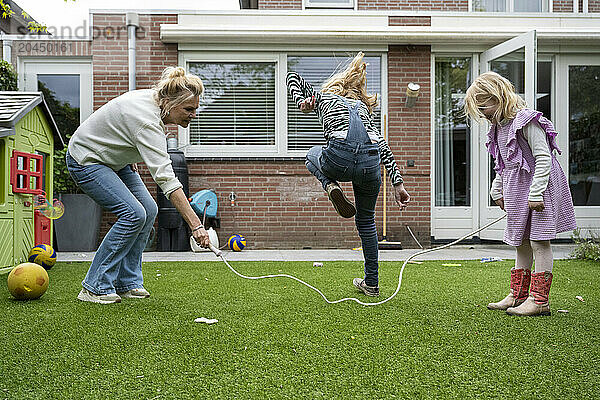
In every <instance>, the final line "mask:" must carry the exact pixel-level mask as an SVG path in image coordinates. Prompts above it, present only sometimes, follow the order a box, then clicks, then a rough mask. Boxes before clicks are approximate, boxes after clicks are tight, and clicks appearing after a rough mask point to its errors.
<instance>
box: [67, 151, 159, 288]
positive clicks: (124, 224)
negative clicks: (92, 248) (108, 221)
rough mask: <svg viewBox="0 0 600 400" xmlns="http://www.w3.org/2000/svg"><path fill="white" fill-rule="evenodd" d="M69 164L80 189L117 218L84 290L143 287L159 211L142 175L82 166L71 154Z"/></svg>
mask: <svg viewBox="0 0 600 400" xmlns="http://www.w3.org/2000/svg"><path fill="white" fill-rule="evenodd" d="M66 162H67V168H68V170H69V173H70V175H71V177H72V178H73V180H74V181H75V182H76V183H77V185H78V186H79V187H80V188H81V189H82V190H83V191H84V192H85V193H86V194H87V195H88V196H90V197H91V198H92V199H94V201H96V202H97V203H98V204H100V205H101V206H102V207H103V208H104V209H105V210H108V211H110V212H112V213H114V214H116V216H117V218H118V219H117V222H116V223H115V224H114V225H113V226H112V228H111V229H110V230H109V231H108V233H107V234H106V236H105V237H104V240H102V243H101V244H100V246H99V247H98V250H97V251H96V254H95V255H94V260H93V261H92V265H90V269H89V270H88V272H87V275H86V276H85V279H84V280H83V282H82V285H83V287H84V288H86V289H87V290H89V291H90V292H92V293H95V294H108V293H115V292H118V293H122V292H126V291H128V290H131V289H135V288H141V287H143V284H144V278H143V276H142V252H143V251H144V248H145V247H146V243H147V242H148V237H149V236H150V231H151V230H152V226H153V225H154V220H155V219H156V215H157V214H158V207H157V205H156V202H155V201H154V199H153V198H152V196H151V195H150V193H149V192H148V189H147V188H146V186H145V185H144V183H143V182H142V179H141V178H140V175H139V174H138V173H137V172H134V171H132V170H131V168H130V166H126V167H125V168H123V169H121V170H119V171H117V172H115V171H113V170H112V169H111V168H109V167H107V166H105V165H101V164H92V165H80V164H78V163H77V161H75V160H74V159H73V157H71V155H70V154H69V153H68V152H67V156H66ZM66 212H69V210H66ZM81 222H82V225H85V221H81Z"/></svg>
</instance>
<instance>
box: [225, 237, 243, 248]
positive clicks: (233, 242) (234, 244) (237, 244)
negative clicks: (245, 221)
mask: <svg viewBox="0 0 600 400" xmlns="http://www.w3.org/2000/svg"><path fill="white" fill-rule="evenodd" d="M227 245H228V246H229V248H230V249H231V250H233V251H242V250H243V249H244V247H246V238H245V237H243V236H240V235H233V236H231V237H230V238H229V240H228V241H227Z"/></svg>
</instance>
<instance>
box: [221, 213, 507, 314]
mask: <svg viewBox="0 0 600 400" xmlns="http://www.w3.org/2000/svg"><path fill="white" fill-rule="evenodd" d="M504 217H506V214H504V215H503V216H501V217H500V218H497V219H495V220H494V221H492V222H490V223H489V224H487V225H485V226H483V227H481V228H479V229H477V230H476V231H473V232H471V233H468V234H466V235H464V236H462V237H460V238H458V239H456V240H455V241H453V242H451V243H447V244H445V245H442V246H438V247H434V248H431V249H425V250H421V251H419V252H417V253H415V254H413V255H412V256H410V257H408V258H407V259H406V261H404V264H402V268H401V269H400V275H399V277H398V286H397V287H396V291H395V292H394V293H393V294H392V295H391V296H390V297H388V298H387V299H385V300H381V301H378V302H373V303H365V302H363V301H360V300H359V299H357V298H355V297H345V298H343V299H339V300H329V299H328V298H327V297H326V296H325V295H324V294H323V292H321V291H320V290H319V289H317V288H316V287H314V286H312V285H310V284H308V283H306V282H304V281H303V280H302V279H299V278H296V277H295V276H293V275H288V274H274V275H262V276H246V275H243V274H240V273H239V272H237V271H236V270H235V269H234V268H233V267H232V266H231V265H230V264H229V262H227V260H226V259H225V257H224V256H223V252H222V251H221V250H219V249H217V248H216V247H214V246H213V245H212V244H211V245H209V247H210V250H211V251H212V252H213V253H215V255H216V256H217V257H220V258H221V260H222V261H223V262H224V263H225V265H227V267H229V269H230V270H231V271H232V272H233V273H234V274H236V275H237V276H239V277H240V278H244V279H252V280H255V279H266V278H289V279H293V280H295V281H297V282H299V283H301V284H303V285H305V286H307V287H309V288H310V289H312V290H314V291H315V292H317V293H318V294H320V295H321V297H322V298H323V300H325V301H326V302H327V303H329V304H337V303H342V302H344V301H354V302H356V303H358V304H360V305H363V306H378V305H381V304H383V303H387V302H388V301H390V300H392V299H393V298H394V297H395V296H396V295H397V294H398V292H399V291H400V286H401V285H402V273H403V272H404V267H406V264H408V262H409V261H410V260H412V259H413V258H415V257H417V256H420V255H422V254H425V253H431V252H433V251H436V250H442V249H445V248H448V247H450V246H453V245H455V244H457V243H459V242H461V241H462V240H464V239H466V238H468V237H470V236H473V235H475V234H477V233H479V232H481V231H482V230H484V229H486V228H488V227H490V226H492V225H494V224H495V223H497V222H499V221H500V220H502V219H503V218H504Z"/></svg>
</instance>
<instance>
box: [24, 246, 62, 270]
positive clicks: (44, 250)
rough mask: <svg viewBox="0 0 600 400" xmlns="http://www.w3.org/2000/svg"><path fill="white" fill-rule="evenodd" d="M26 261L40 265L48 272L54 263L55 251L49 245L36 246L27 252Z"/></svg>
mask: <svg viewBox="0 0 600 400" xmlns="http://www.w3.org/2000/svg"><path fill="white" fill-rule="evenodd" d="M27 261H29V262H32V263H36V264H38V265H41V266H42V267H44V269H45V270H48V269H50V268H52V267H53V266H54V264H55V263H56V251H54V249H53V248H52V246H50V245H49V244H38V245H37V246H35V247H34V248H32V249H31V250H30V251H29V256H28V257H27Z"/></svg>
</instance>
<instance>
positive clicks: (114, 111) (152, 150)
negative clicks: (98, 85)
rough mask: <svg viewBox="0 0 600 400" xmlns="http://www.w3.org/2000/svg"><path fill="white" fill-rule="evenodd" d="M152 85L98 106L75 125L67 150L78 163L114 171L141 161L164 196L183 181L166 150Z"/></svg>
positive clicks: (163, 128) (158, 109)
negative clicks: (103, 166)
mask: <svg viewBox="0 0 600 400" xmlns="http://www.w3.org/2000/svg"><path fill="white" fill-rule="evenodd" d="M154 93H155V91H154V90H153V89H143V90H133V91H131V92H127V93H125V94H123V95H121V96H119V97H116V98H114V99H112V100H111V101H109V102H108V103H106V104H105V105H103V106H102V107H100V108H99V109H98V110H97V111H95V112H94V113H93V114H92V115H91V116H90V117H89V118H88V119H86V120H85V121H84V122H83V123H82V124H81V125H80V126H79V128H77V130H76V131H75V133H74V134H73V136H72V137H71V140H70V141H69V153H70V154H71V157H73V159H75V161H77V162H78V163H79V164H81V165H91V164H103V165H106V166H107V167H110V168H111V169H113V170H114V171H118V170H120V169H122V168H124V167H125V166H127V165H128V164H132V163H137V162H142V161H143V162H144V163H145V164H146V166H147V167H148V169H149V170H150V174H151V175H152V178H153V179H154V181H155V182H156V183H157V184H158V186H160V188H161V190H162V191H163V193H164V194H165V196H166V197H167V198H169V196H170V195H171V193H173V191H175V190H177V189H178V188H180V187H183V185H182V184H181V183H180V182H179V180H178V179H177V177H176V176H175V173H174V172H173V167H172V166H171V159H170V157H169V154H168V153H167V141H166V136H165V126H164V124H163V122H162V119H161V116H160V108H159V107H158V104H157V103H156V101H155V100H154Z"/></svg>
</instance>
